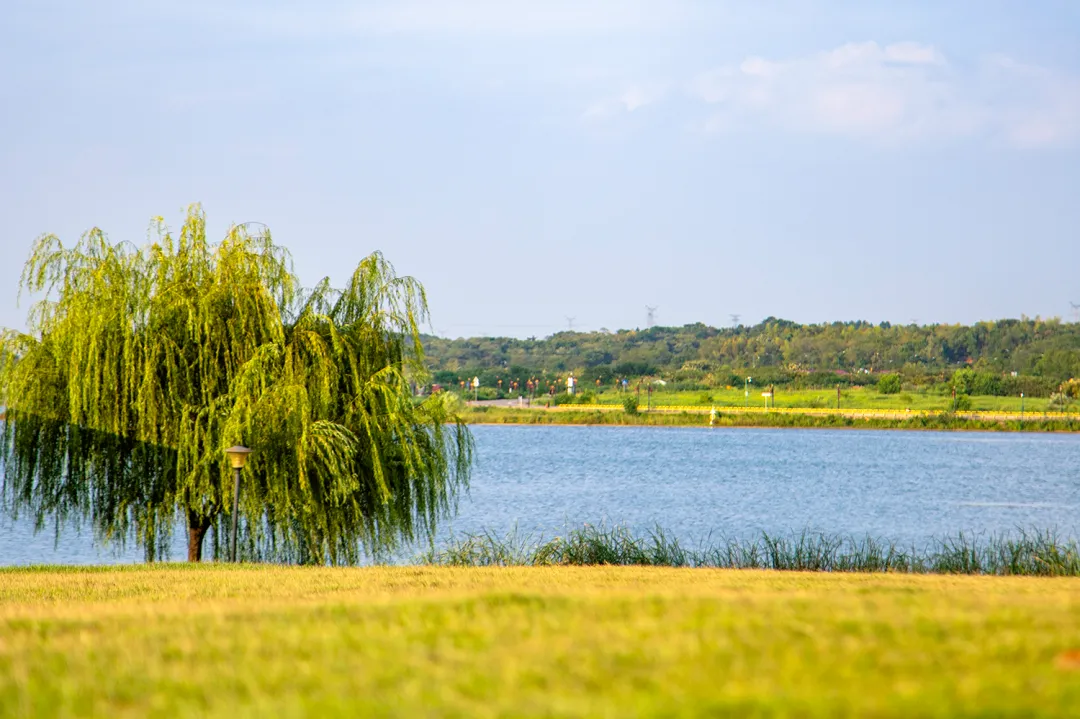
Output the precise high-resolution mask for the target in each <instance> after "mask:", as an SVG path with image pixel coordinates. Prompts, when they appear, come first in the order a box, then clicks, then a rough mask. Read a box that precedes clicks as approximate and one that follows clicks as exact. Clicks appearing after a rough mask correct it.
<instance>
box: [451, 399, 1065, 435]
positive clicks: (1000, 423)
mask: <svg viewBox="0 0 1080 719" xmlns="http://www.w3.org/2000/svg"><path fill="white" fill-rule="evenodd" d="M719 409H720V412H719V416H718V417H717V419H716V422H715V426H718V427H795V428H825V429H828V428H834V429H911V430H977V431H994V432H997V431H1006V432H1010V431H1011V432H1016V431H1023V432H1074V431H1077V430H1078V429H1080V415H1077V414H1075V413H1072V414H1050V415H1043V414H1034V413H1032V414H1030V415H1028V416H1027V418H1026V419H1025V420H1024V421H1023V422H1020V421H1019V420H1015V419H1012V420H1007V421H1006V420H1001V419H996V418H968V417H964V416H949V415H943V414H940V413H939V414H912V415H911V417H909V418H905V417H898V416H895V415H894V416H885V417H880V416H876V415H871V414H870V413H869V412H868V411H865V410H852V411H851V413H850V415H848V414H835V413H833V414H814V413H813V410H811V411H810V412H809V413H801V412H798V411H787V412H765V411H757V412H744V411H742V410H728V411H725V410H724V409H723V408H719ZM860 412H867V414H866V416H861V415H860V414H859V413H860ZM460 416H461V418H462V419H463V420H464V421H465V422H467V423H469V424H532V425H556V424H558V425H564V424H577V425H640V426H662V427H708V426H709V422H710V417H709V413H708V411H707V410H705V409H702V408H693V409H691V408H688V410H687V411H682V412H679V411H674V412H672V411H664V412H646V411H644V409H643V410H642V411H641V412H639V413H638V414H627V413H626V412H624V411H622V410H621V409H616V408H615V407H604V408H600V409H597V408H595V407H594V408H590V407H588V406H586V407H578V406H577V405H565V406H563V407H560V408H558V409H557V411H556V410H552V411H545V410H542V409H539V410H522V409H514V408H507V407H490V406H489V407H466V408H464V409H463V410H462V411H461V412H460Z"/></svg>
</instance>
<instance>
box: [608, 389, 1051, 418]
mask: <svg viewBox="0 0 1080 719" xmlns="http://www.w3.org/2000/svg"><path fill="white" fill-rule="evenodd" d="M765 389H766V388H764V387H760V386H757V385H753V386H751V387H750V397H749V399H748V398H747V397H746V396H745V395H744V394H743V389H742V388H741V387H737V388H732V389H710V390H699V391H678V392H668V391H654V392H653V394H652V403H653V404H654V405H701V404H715V405H716V406H717V407H742V406H744V405H747V404H749V405H750V406H754V407H764V406H765V398H764V397H762V396H761V393H762V392H763V391H765ZM627 394H634V391H633V390H631V391H630V392H629V393H622V392H616V391H614V390H611V389H608V390H606V391H604V392H601V393H600V394H599V395H598V396H597V401H598V402H599V403H601V404H620V403H621V402H622V400H623V398H624V397H626V395H627ZM840 395H841V396H840V406H841V407H842V408H845V409H911V410H933V411H938V412H942V411H945V410H947V409H948V408H949V407H950V405H951V404H952V395H951V394H944V395H942V394H937V393H928V392H901V393H900V394H881V393H880V392H878V391H877V390H876V389H873V388H870V387H865V388H862V389H854V388H853V389H843V390H841V393H840ZM706 397H712V400H711V402H704V401H703V400H704V399H705V398H706ZM640 400H641V405H642V406H643V407H644V406H645V405H646V403H647V401H648V394H647V393H646V392H645V391H644V390H643V391H642V393H641V397H640ZM970 400H971V409H972V410H983V411H989V410H1000V411H1008V412H1019V411H1020V409H1021V406H1020V405H1021V402H1020V398H1019V397H994V396H988V395H974V396H971V397H970ZM1048 401H1049V400H1047V399H1046V398H1039V397H1025V398H1024V400H1023V409H1024V410H1025V411H1028V412H1033V413H1034V412H1043V411H1044V410H1046V407H1047V403H1048ZM772 404H774V405H775V406H776V407H781V408H786V407H798V408H814V407H835V406H836V390H835V389H832V390H828V389H825V390H821V389H808V390H794V389H793V390H787V389H785V388H783V387H780V388H777V389H776V395H775V397H774V398H773V401H772Z"/></svg>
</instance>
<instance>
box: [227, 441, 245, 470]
mask: <svg viewBox="0 0 1080 719" xmlns="http://www.w3.org/2000/svg"><path fill="white" fill-rule="evenodd" d="M249 454H251V450H250V449H248V448H247V447H241V446H240V445H237V446H235V447H229V448H228V449H227V450H225V456H226V457H228V458H229V464H230V465H231V466H232V468H233V469H243V468H244V464H246V463H247V458H248V455H249Z"/></svg>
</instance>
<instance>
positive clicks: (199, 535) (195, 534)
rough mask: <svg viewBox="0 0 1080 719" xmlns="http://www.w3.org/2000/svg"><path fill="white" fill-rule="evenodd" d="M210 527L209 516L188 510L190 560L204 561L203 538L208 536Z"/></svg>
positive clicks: (188, 554)
mask: <svg viewBox="0 0 1080 719" xmlns="http://www.w3.org/2000/svg"><path fill="white" fill-rule="evenodd" d="M208 529H210V520H209V519H208V518H206V517H203V516H202V515H199V514H196V513H195V512H188V545H187V559H188V561H189V562H201V561H202V548H203V540H204V539H205V538H206V530H208Z"/></svg>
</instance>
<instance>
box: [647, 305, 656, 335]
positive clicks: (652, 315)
mask: <svg viewBox="0 0 1080 719" xmlns="http://www.w3.org/2000/svg"><path fill="white" fill-rule="evenodd" d="M656 310H657V308H656V307H649V306H648V305H645V328H646V329H648V328H649V327H652V326H653V320H655V319H656Z"/></svg>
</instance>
